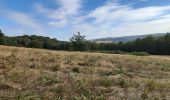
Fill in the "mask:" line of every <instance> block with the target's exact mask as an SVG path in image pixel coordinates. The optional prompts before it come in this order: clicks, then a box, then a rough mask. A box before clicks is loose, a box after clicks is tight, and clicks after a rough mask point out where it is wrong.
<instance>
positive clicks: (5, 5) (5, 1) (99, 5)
mask: <svg viewBox="0 0 170 100" xmlns="http://www.w3.org/2000/svg"><path fill="white" fill-rule="evenodd" d="M0 13H1V14H0V29H1V30H2V31H3V32H4V33H5V34H6V35H9V36H16V35H24V34H29V35H32V34H36V35H42V36H49V37H52V38H57V39H59V40H69V38H70V37H71V36H72V35H73V34H74V33H77V32H81V33H82V34H84V35H86V38H87V39H95V38H103V37H119V36H128V35H140V34H152V33H162V32H170V0H0Z"/></svg>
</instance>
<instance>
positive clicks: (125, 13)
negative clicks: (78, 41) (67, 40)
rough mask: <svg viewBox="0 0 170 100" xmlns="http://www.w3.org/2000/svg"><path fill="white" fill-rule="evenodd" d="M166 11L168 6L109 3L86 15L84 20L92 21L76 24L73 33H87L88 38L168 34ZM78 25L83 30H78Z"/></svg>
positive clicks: (168, 20) (169, 18)
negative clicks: (136, 6) (135, 6)
mask: <svg viewBox="0 0 170 100" xmlns="http://www.w3.org/2000/svg"><path fill="white" fill-rule="evenodd" d="M167 11H170V6H150V7H143V8H133V6H131V5H120V4H118V3H115V2H110V3H106V4H105V5H104V6H101V7H98V8H96V9H95V10H93V11H91V12H90V13H89V14H88V15H86V19H90V18H92V19H94V20H92V21H89V22H87V21H84V22H81V23H79V24H76V25H75V26H74V31H75V30H78V31H82V32H87V36H88V38H98V37H111V36H124V35H135V34H151V33H158V32H168V31H170V29H169V28H168V27H169V26H170V17H169V15H168V13H167ZM162 17H164V18H162ZM80 25H83V26H82V27H83V28H82V27H81V28H79V26H80ZM90 27H91V28H90ZM85 29H87V30H85ZM88 33H90V34H88ZM92 36H94V37H92Z"/></svg>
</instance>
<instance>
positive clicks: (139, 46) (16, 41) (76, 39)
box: [0, 30, 170, 56]
mask: <svg viewBox="0 0 170 100" xmlns="http://www.w3.org/2000/svg"><path fill="white" fill-rule="evenodd" d="M0 45H9V46H19V47H28V48H43V49H50V50H66V51H70V50H71V51H90V52H102V53H109V54H126V53H127V52H132V53H130V54H133V55H139V56H146V55H149V54H156V55H170V34H169V33H167V34H166V35H163V36H155V37H154V36H147V37H145V38H143V39H137V40H134V41H131V42H125V43H124V42H119V43H93V42H88V41H86V39H85V36H82V35H81V34H80V32H78V34H75V35H74V36H73V37H72V38H71V39H70V42H66V41H58V40H57V39H51V38H49V37H42V36H36V35H31V36H28V35H23V36H17V37H7V36H5V35H4V34H3V33H2V31H1V30H0Z"/></svg>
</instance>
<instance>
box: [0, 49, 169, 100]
mask: <svg viewBox="0 0 170 100" xmlns="http://www.w3.org/2000/svg"><path fill="white" fill-rule="evenodd" d="M63 99H65V100H122V99H123V100H143V99H149V100H160V99H165V100H166V99H167V100H168V99H170V57H169V56H133V55H116V54H102V53H81V52H64V51H49V50H40V49H27V48H16V47H7V46H0V100H63Z"/></svg>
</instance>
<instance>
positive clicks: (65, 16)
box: [36, 0, 82, 28]
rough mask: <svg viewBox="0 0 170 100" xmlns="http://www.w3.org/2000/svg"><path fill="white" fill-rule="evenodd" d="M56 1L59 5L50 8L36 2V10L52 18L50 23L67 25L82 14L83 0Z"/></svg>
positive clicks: (59, 25) (58, 25) (61, 25)
mask: <svg viewBox="0 0 170 100" xmlns="http://www.w3.org/2000/svg"><path fill="white" fill-rule="evenodd" d="M55 3H56V5H58V6H59V7H58V8H56V9H48V8H45V7H44V6H43V5H41V4H36V10H37V11H38V12H41V13H44V14H45V15H46V16H47V17H48V18H50V20H51V21H49V22H48V25H52V26H55V27H59V28H60V27H65V26H66V25H67V24H69V23H70V22H71V21H73V20H74V19H75V18H76V16H78V15H79V14H80V9H81V7H82V0H55Z"/></svg>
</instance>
